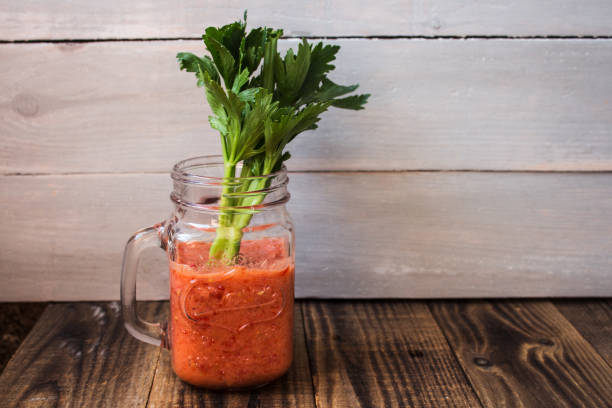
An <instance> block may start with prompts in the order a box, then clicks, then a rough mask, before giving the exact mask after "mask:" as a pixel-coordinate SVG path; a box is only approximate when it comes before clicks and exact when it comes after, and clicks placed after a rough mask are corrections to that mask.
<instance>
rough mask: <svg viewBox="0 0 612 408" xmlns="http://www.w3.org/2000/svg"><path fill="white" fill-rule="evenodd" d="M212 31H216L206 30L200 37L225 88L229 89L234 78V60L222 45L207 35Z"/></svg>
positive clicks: (211, 28) (210, 28)
mask: <svg viewBox="0 0 612 408" xmlns="http://www.w3.org/2000/svg"><path fill="white" fill-rule="evenodd" d="M212 30H216V28H214V27H209V28H207V29H206V34H204V36H203V37H202V38H203V39H204V43H205V44H206V48H207V49H208V51H209V52H210V55H212V59H213V61H214V63H215V65H216V66H217V69H218V70H219V73H220V74H221V77H222V78H223V81H224V82H225V87H226V88H231V87H232V84H233V81H234V76H235V75H236V71H237V69H236V60H235V59H234V57H233V56H232V54H231V53H230V52H229V50H228V49H227V48H225V46H224V45H223V44H221V43H220V42H219V41H218V40H217V39H216V38H215V37H214V36H212V35H208V33H209V32H212Z"/></svg>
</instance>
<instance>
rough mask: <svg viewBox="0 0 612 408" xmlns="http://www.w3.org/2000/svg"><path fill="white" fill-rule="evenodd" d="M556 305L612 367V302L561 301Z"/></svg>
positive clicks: (590, 300) (606, 300) (556, 301)
mask: <svg viewBox="0 0 612 408" xmlns="http://www.w3.org/2000/svg"><path fill="white" fill-rule="evenodd" d="M554 305H555V306H556V307H557V309H559V310H560V311H561V313H563V315H564V316H565V318H566V319H567V320H569V321H570V323H572V325H574V327H575V328H576V329H578V331H579V332H580V334H582V336H583V337H584V338H585V339H587V340H588V341H589V343H591V344H592V345H593V347H594V348H595V350H597V352H599V354H601V356H602V357H603V358H604V359H606V361H607V362H608V363H609V364H610V366H612V300H610V299H602V300H593V299H589V300H584V299H581V300H570V299H559V300H555V301H554Z"/></svg>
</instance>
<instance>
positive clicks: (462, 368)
mask: <svg viewBox="0 0 612 408" xmlns="http://www.w3.org/2000/svg"><path fill="white" fill-rule="evenodd" d="M430 303H431V302H427V303H426V304H427V309H428V310H429V313H430V314H431V316H432V318H433V320H434V321H435V322H436V324H437V325H438V328H439V329H440V331H441V332H442V335H443V336H444V340H445V341H446V345H447V346H448V348H449V349H450V350H451V354H452V356H453V359H454V361H455V362H456V363H457V366H459V367H460V369H461V374H463V379H464V380H465V381H466V382H467V383H468V384H469V385H470V387H472V391H474V395H475V396H476V398H477V399H478V402H479V403H480V406H481V407H486V405H485V403H484V401H483V400H482V397H481V395H480V393H479V392H478V390H477V389H476V387H475V386H474V383H473V382H472V380H471V379H470V376H469V375H468V373H467V371H466V369H465V367H464V366H463V364H461V361H460V360H459V358H458V357H457V354H458V353H457V350H455V348H454V347H453V344H452V343H451V342H450V340H449V339H448V334H447V333H446V330H444V326H442V325H441V324H440V321H439V320H438V317H437V316H436V314H435V313H434V311H433V310H432V308H431V305H430Z"/></svg>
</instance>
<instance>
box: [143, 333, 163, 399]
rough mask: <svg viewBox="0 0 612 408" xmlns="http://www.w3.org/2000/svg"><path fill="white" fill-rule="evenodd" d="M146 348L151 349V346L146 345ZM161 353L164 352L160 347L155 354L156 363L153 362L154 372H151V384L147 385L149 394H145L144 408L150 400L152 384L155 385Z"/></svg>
mask: <svg viewBox="0 0 612 408" xmlns="http://www.w3.org/2000/svg"><path fill="white" fill-rule="evenodd" d="M146 347H153V346H149V345H146ZM163 352H164V350H163V349H161V347H160V350H159V353H157V361H156V362H155V370H154V371H153V376H152V377H151V384H150V385H149V392H148V393H147V400H146V402H145V407H148V406H149V400H150V399H151V391H153V384H154V383H155V377H156V376H157V372H158V368H159V362H160V360H161V354H162V353H163Z"/></svg>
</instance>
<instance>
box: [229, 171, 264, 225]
mask: <svg viewBox="0 0 612 408" xmlns="http://www.w3.org/2000/svg"><path fill="white" fill-rule="evenodd" d="M267 182H268V180H266V179H265V178H262V179H256V180H252V181H251V183H250V184H249V186H248V188H247V190H246V191H258V190H262V189H264V188H266V185H267ZM265 197H266V194H265V193H261V194H257V195H252V196H249V197H245V198H243V199H242V201H241V203H240V206H241V207H254V206H257V205H259V204H261V203H262V202H263V200H264V198H265ZM251 218H253V212H251V211H249V212H242V213H239V214H235V215H234V218H233V220H232V225H233V226H234V228H238V229H240V231H242V230H243V229H244V228H246V227H247V226H248V225H249V223H250V222H251Z"/></svg>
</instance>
